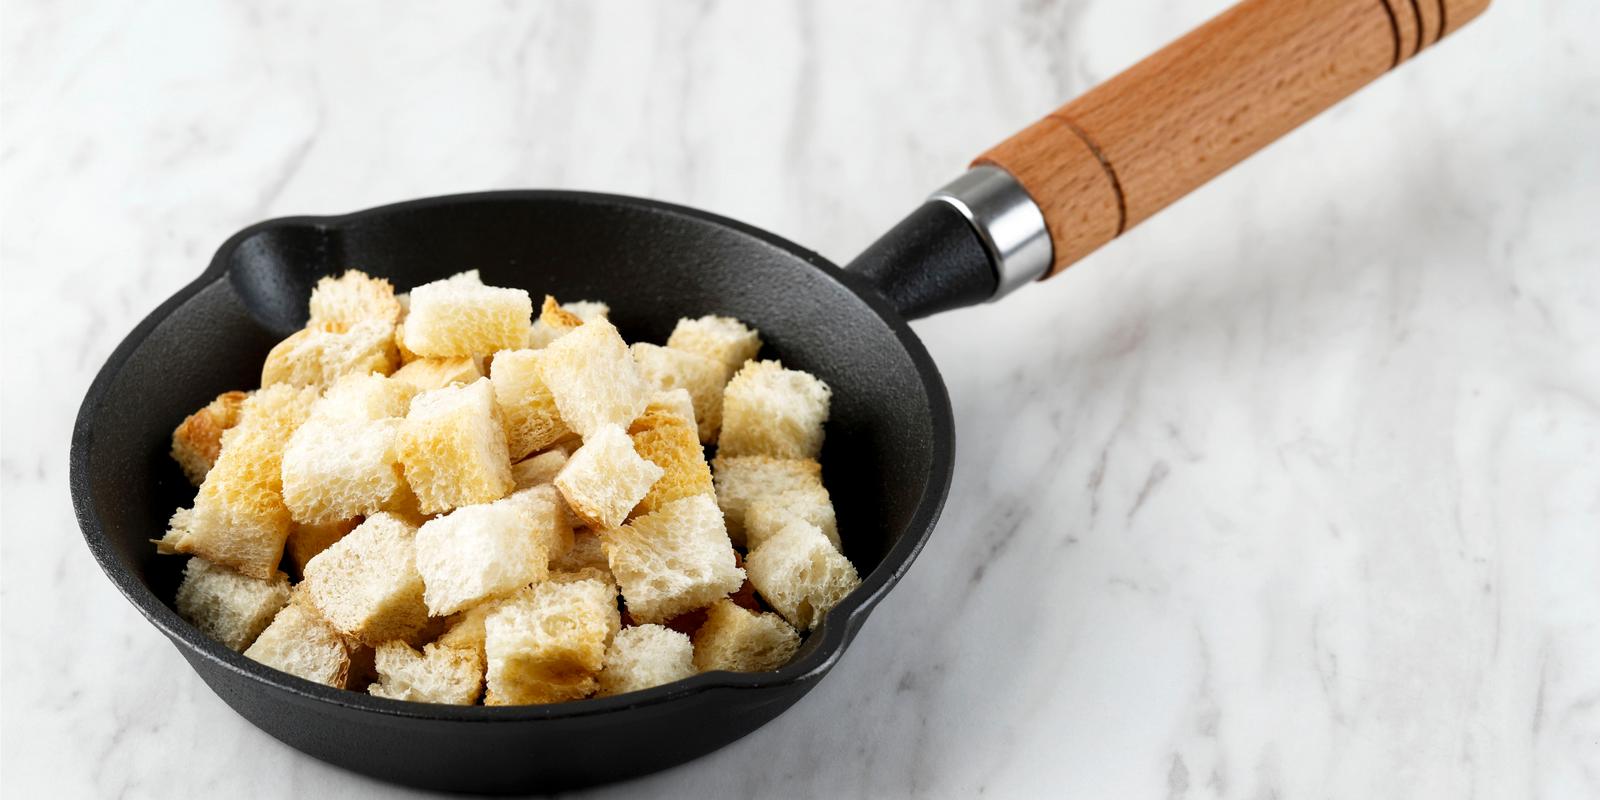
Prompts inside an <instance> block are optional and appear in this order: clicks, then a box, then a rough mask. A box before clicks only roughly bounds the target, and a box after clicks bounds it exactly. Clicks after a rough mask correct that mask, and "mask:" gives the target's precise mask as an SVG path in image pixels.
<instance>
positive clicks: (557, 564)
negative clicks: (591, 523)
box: [550, 531, 616, 582]
mask: <svg viewBox="0 0 1600 800" xmlns="http://www.w3.org/2000/svg"><path fill="white" fill-rule="evenodd" d="M585 569H596V570H599V571H601V572H602V573H604V574H605V575H607V576H610V580H611V581H612V582H615V581H616V576H614V575H611V562H610V561H609V560H607V559H606V551H605V548H604V547H602V546H601V543H600V534H597V533H593V532H591V531H579V532H577V533H575V534H573V537H572V549H571V550H568V551H567V554H566V555H564V556H561V557H559V558H555V559H552V560H551V561H550V572H551V573H552V574H554V573H557V572H582V571H583V570H585Z"/></svg>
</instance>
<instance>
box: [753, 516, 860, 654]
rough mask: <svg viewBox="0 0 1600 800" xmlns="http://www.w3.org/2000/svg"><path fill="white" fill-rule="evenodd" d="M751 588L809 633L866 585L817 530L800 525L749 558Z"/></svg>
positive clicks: (779, 534) (797, 522) (775, 536)
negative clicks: (862, 585)
mask: <svg viewBox="0 0 1600 800" xmlns="http://www.w3.org/2000/svg"><path fill="white" fill-rule="evenodd" d="M744 566H745V570H746V571H748V572H749V573H750V583H751V584H752V585H754V586H755V587H756V591H757V592H759V593H760V594H761V597H762V599H764V600H766V601H767V605H769V606H772V608H773V610H774V611H777V612H778V613H779V614H782V615H783V618H784V619H786V620H788V621H789V622H790V624H792V625H794V626H795V627H796V628H799V629H800V630H803V631H808V630H811V629H812V628H814V627H816V625H817V623H818V622H820V621H821V620H822V615H824V614H826V613H828V611H829V610H830V609H832V608H833V607H834V606H836V605H838V604H839V601H840V600H843V599H844V597H845V595H847V594H849V593H850V591H851V590H852V589H855V588H856V587H857V586H859V585H860V584H861V579H860V578H859V577H858V576H857V575H856V568H855V565H853V564H851V563H850V560H849V559H847V558H845V557H844V556H843V555H840V553H839V551H838V550H836V549H834V546H833V543H832V542H829V541H828V537H826V536H823V535H822V531H821V530H819V529H818V528H817V526H815V525H812V524H810V523H808V522H806V521H804V520H795V521H794V522H791V523H789V524H788V525H785V526H784V527H783V530H780V531H778V532H777V533H775V534H773V535H772V537H771V538H769V539H767V540H766V541H764V542H762V543H761V546H760V547H757V548H755V549H754V550H751V551H750V555H749V556H748V557H747V558H745V562H744Z"/></svg>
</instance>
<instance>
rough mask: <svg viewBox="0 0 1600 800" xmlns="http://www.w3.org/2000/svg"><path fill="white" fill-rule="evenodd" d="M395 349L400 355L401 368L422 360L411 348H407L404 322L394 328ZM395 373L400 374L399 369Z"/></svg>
mask: <svg viewBox="0 0 1600 800" xmlns="http://www.w3.org/2000/svg"><path fill="white" fill-rule="evenodd" d="M394 349H395V351H396V352H398V353H399V355H400V366H402V367H404V366H405V365H406V364H410V363H411V362H413V361H420V360H422V356H419V355H417V354H416V353H414V352H412V351H411V348H409V347H406V324H405V323H404V322H402V323H400V324H398V325H396V326H394ZM395 371H396V372H399V370H398V369H397V370H395Z"/></svg>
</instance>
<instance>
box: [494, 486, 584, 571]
mask: <svg viewBox="0 0 1600 800" xmlns="http://www.w3.org/2000/svg"><path fill="white" fill-rule="evenodd" d="M497 502H505V503H513V504H515V505H517V506H518V507H520V508H521V509H522V511H523V513H525V514H527V515H528V519H529V520H530V521H531V522H532V524H533V530H534V532H535V533H536V534H537V535H539V536H542V537H544V540H545V543H546V547H545V551H546V553H547V554H548V556H549V559H550V560H554V559H557V558H560V557H562V556H564V555H566V554H567V553H568V552H570V551H571V550H572V543H573V530H572V510H571V509H569V508H567V501H566V500H564V499H562V497H561V492H560V490H558V489H556V487H555V486H554V485H553V484H548V483H545V484H540V485H538V486H530V487H528V488H526V489H518V490H517V491H515V492H512V493H511V496H509V497H507V498H506V499H505V500H502V501H497Z"/></svg>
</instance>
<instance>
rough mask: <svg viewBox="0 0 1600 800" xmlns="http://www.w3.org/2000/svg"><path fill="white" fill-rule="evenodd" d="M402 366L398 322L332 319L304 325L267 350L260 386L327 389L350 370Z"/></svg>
mask: <svg viewBox="0 0 1600 800" xmlns="http://www.w3.org/2000/svg"><path fill="white" fill-rule="evenodd" d="M399 366H400V351H399V350H398V349H397V348H396V347H395V344H394V324H393V323H390V322H384V321H382V320H376V319H368V320H362V321H360V322H357V323H355V324H354V325H350V326H348V327H347V326H345V325H344V323H338V322H328V323H323V324H321V325H318V326H312V327H307V328H303V329H301V330H298V331H296V332H294V333H293V334H291V335H290V336H289V338H287V339H284V340H283V341H281V342H279V343H278V344H277V346H276V347H273V348H272V351H271V352H269V353H267V361H266V363H265V364H264V365H262V367H261V385H262V386H263V387H265V386H271V385H273V384H276V383H286V384H289V385H290V386H294V387H301V386H315V387H317V388H319V389H320V388H325V387H328V386H331V385H333V383H334V381H337V380H338V379H339V378H341V377H343V376H345V375H366V374H368V373H372V372H376V373H378V374H380V375H388V374H389V373H391V372H394V371H395V370H396V369H397V368H399Z"/></svg>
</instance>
